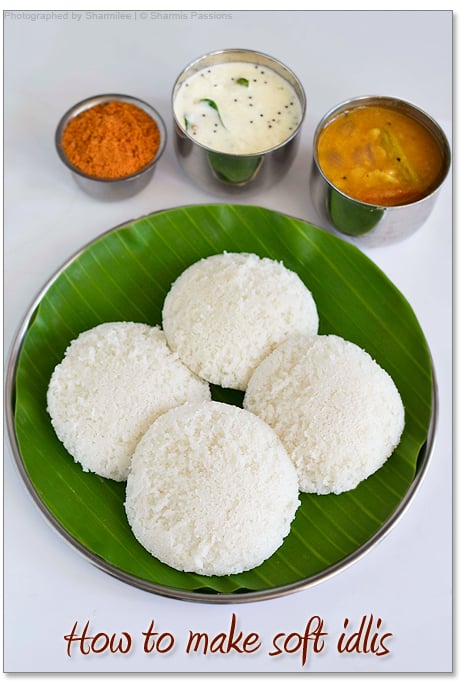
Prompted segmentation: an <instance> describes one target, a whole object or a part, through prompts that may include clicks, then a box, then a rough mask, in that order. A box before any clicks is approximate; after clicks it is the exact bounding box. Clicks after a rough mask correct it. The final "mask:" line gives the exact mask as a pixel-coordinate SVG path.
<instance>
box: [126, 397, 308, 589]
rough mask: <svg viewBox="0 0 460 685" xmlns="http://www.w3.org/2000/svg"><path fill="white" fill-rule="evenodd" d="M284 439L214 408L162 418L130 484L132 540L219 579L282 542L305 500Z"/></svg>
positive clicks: (251, 419)
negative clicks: (285, 447)
mask: <svg viewBox="0 0 460 685" xmlns="http://www.w3.org/2000/svg"><path fill="white" fill-rule="evenodd" d="M298 494H299V492H298V483H297V474H296V471H295V468H294V466H293V464H292V462H291V460H290V459H289V457H288V455H287V453H286V450H285V449H284V447H283V445H282V444H281V441H280V440H279V438H278V437H277V436H276V434H275V433H274V432H273V431H272V429H271V428H270V427H269V426H267V424H265V423H264V422H263V421H261V420H260V419H259V418H258V417H257V416H255V415H253V414H251V413H250V412H247V411H245V410H244V409H241V408H240V407H236V406H233V405H229V404H224V403H220V402H216V401H214V400H213V401H211V402H202V403H200V404H196V403H187V404H185V405H182V406H181V407H178V408H175V409H171V410H170V411H169V412H167V413H165V414H163V415H162V416H160V417H159V418H158V419H157V420H156V421H155V422H154V423H153V424H152V426H151V427H150V428H149V429H148V430H147V432H146V433H145V435H144V436H143V437H142V438H141V440H140V442H139V444H138V446H137V448H136V450H135V452H134V455H133V458H132V462H131V468H130V472H129V475H128V480H127V483H126V501H125V509H126V514H127V518H128V522H129V524H130V526H131V529H132V531H133V534H134V535H135V537H136V538H137V540H138V541H139V542H140V544H141V545H143V546H144V547H145V548H146V549H147V550H148V551H149V552H150V553H151V554H152V555H153V556H155V557H156V558H157V559H159V560H160V561H162V562H164V563H165V564H168V565H169V566H171V567H173V568H175V569H176V570H180V571H190V572H194V573H197V574H200V575H216V576H223V575H229V574H233V573H241V572H243V571H246V570H249V569H251V568H254V567H256V566H258V565H259V564H261V563H262V562H263V561H264V560H265V559H268V558H269V557H270V556H271V555H272V554H273V553H274V552H275V551H276V550H277V549H278V548H279V547H280V545H281V544H282V542H283V539H284V538H285V536H286V535H287V534H288V533H289V531H290V526H291V522H292V520H293V519H294V516H295V512H296V510H297V507H298V506H299V504H300V502H299V499H298Z"/></svg>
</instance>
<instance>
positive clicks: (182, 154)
mask: <svg viewBox="0 0 460 685" xmlns="http://www.w3.org/2000/svg"><path fill="white" fill-rule="evenodd" d="M227 62H249V63H256V64H259V65H260V66H266V67H268V68H270V69H272V70H273V71H275V72H276V73H277V74H278V75H279V76H282V77H283V78H284V79H285V80H286V81H287V82H288V83H289V84H290V85H291V86H292V87H293V89H294V91H295V93H296V95H297V97H298V99H299V101H300V106H301V117H300V121H299V123H298V125H297V127H296V129H295V130H294V131H293V132H292V133H291V135H290V136H289V137H288V138H286V139H285V140H284V141H282V142H281V143H279V144H278V145H276V146H274V147H271V148H268V149H267V150H264V151H262V152H257V153H254V154H227V153H225V152H219V151H216V150H213V149H212V148H210V147H206V146H205V145H202V144H201V143H199V142H198V141H197V140H195V139H194V138H193V137H192V136H191V135H190V133H189V132H188V131H187V130H186V128H185V126H184V124H183V122H182V121H179V120H178V118H177V117H176V114H175V108H174V103H175V99H176V95H177V93H178V91H179V89H180V87H181V85H182V83H183V82H184V81H185V80H186V79H187V78H188V77H189V76H191V75H192V74H194V73H195V72H197V71H200V70H201V69H204V68H206V67H210V66H214V65H216V64H222V63H227ZM171 104H172V112H173V120H174V148H175V151H176V155H177V158H178V160H179V163H180V165H181V166H182V168H183V170H184V171H185V173H186V174H187V175H188V176H189V177H190V178H191V179H192V180H193V181H194V182H195V183H196V184H197V185H199V186H201V187H202V188H204V189H205V190H207V191H210V192H212V193H217V194H222V193H228V194H230V195H232V194H235V193H239V192H241V191H244V190H251V191H253V190H260V189H262V188H263V189H265V188H268V187H270V186H272V185H273V184H274V183H276V182H277V181H279V180H280V179H281V178H282V177H283V176H284V175H285V174H286V173H287V171H288V169H289V167H290V165H291V164H292V161H293V159H294V156H295V153H296V150H297V146H298V141H299V132H300V129H301V126H302V123H303V120H304V118H305V112H306V98H305V92H304V89H303V87H302V84H301V83H300V81H299V79H298V78H297V77H296V76H295V74H294V73H293V72H292V71H291V70H290V69H288V67H286V66H285V65H284V64H282V63H281V62H279V61H278V60H277V59H275V58H273V57H270V56H269V55H266V54H264V53H261V52H257V51H255V50H245V49H226V50H217V51H215V52H211V53H208V54H206V55H203V56H202V57H199V58H198V59H196V60H194V61H193V62H191V63H190V64H189V65H188V66H187V67H186V68H185V69H184V70H183V71H182V72H181V73H180V75H179V76H178V78H177V79H176V81H175V83H174V86H173V90H172V99H171Z"/></svg>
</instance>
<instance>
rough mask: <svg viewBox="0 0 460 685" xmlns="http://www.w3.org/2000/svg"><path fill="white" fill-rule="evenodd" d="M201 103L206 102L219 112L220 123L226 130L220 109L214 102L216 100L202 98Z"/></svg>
mask: <svg viewBox="0 0 460 685" xmlns="http://www.w3.org/2000/svg"><path fill="white" fill-rule="evenodd" d="M200 102H206V103H207V104H208V105H209V106H210V107H212V109H214V110H215V111H216V112H217V116H218V117H219V121H220V123H221V124H222V126H223V127H224V128H225V125H224V122H223V121H222V117H221V116H220V112H219V108H218V106H217V104H216V103H215V102H214V100H211V99H210V98H201V100H200Z"/></svg>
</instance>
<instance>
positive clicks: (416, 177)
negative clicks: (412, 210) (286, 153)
mask: <svg viewBox="0 0 460 685" xmlns="http://www.w3.org/2000/svg"><path fill="white" fill-rule="evenodd" d="M317 159H318V164H319V166H320V167H321V170H322V172H323V174H324V175H325V176H326V178H327V179H328V180H329V181H330V183H332V185H334V186H335V187H336V188H338V189H339V190H340V191H342V192H343V193H345V194H346V195H348V196H349V197H352V198H354V199H356V200H360V201H361V202H366V203H369V204H372V205H379V206H386V207H389V206H396V205H405V204H408V203H410V202H416V201H417V200H420V199H422V198H423V197H425V196H426V195H429V194H430V192H432V191H433V190H434V189H435V188H436V187H437V185H438V182H439V179H440V176H441V174H442V171H443V155H442V150H441V148H440V146H439V144H438V143H437V141H436V140H435V138H434V137H433V135H432V134H431V133H430V132H429V131H428V129H426V128H425V126H423V125H422V124H420V123H419V122H418V121H416V120H415V119H413V118H412V117H411V116H409V115H406V114H403V113H402V112H400V111H397V110H396V109H392V108H391V107H384V106H380V105H365V106H362V107H356V108H354V109H350V110H347V111H345V112H343V113H342V114H340V115H338V116H337V117H336V118H334V119H332V121H331V122H330V123H329V124H327V125H326V127H325V128H324V129H323V131H322V132H321V133H320V135H319V138H318V144H317Z"/></svg>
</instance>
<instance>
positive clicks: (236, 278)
mask: <svg viewBox="0 0 460 685" xmlns="http://www.w3.org/2000/svg"><path fill="white" fill-rule="evenodd" d="M163 330H164V332H165V335H166V339H167V341H168V343H169V345H170V346H171V347H172V349H174V350H176V352H177V353H178V355H179V357H180V358H181V359H182V361H183V362H184V363H185V364H187V366H189V367H190V369H191V370H192V371H194V372H195V373H196V374H197V375H198V376H200V377H202V378H204V379H205V380H207V381H209V382H210V383H213V384H215V385H220V386H222V387H224V388H233V389H237V390H245V389H246V386H247V383H248V381H249V378H250V376H251V374H252V372H253V371H254V369H255V368H256V366H257V365H258V364H259V363H260V362H261V361H262V359H264V358H265V357H266V356H267V355H268V354H269V353H270V352H271V351H272V350H273V349H274V348H275V347H276V346H277V345H279V344H280V343H281V342H283V341H284V340H286V339H287V338H288V337H289V336H290V335H293V334H294V333H303V334H313V333H317V331H318V313H317V309H316V305H315V302H314V300H313V296H312V294H311V292H310V291H309V290H308V288H307V287H306V286H305V284H304V283H303V282H302V280H301V279H300V278H299V276H298V275H297V274H296V273H294V272H293V271H290V270H289V269H287V268H286V267H285V266H284V265H283V264H282V263H281V262H277V261H274V260H272V259H268V258H266V257H264V258H260V257H258V256H257V255H255V254H250V253H230V252H229V253H223V254H217V255H212V256H211V257H207V258H205V259H201V260H200V261H198V262H195V263H194V264H192V265H191V266H190V267H189V268H187V269H186V270H185V271H184V272H183V273H182V274H181V275H180V276H179V277H178V278H177V280H176V281H175V282H174V283H173V285H172V286H171V289H170V291H169V292H168V294H167V296H166V299H165V302H164V306H163Z"/></svg>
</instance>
